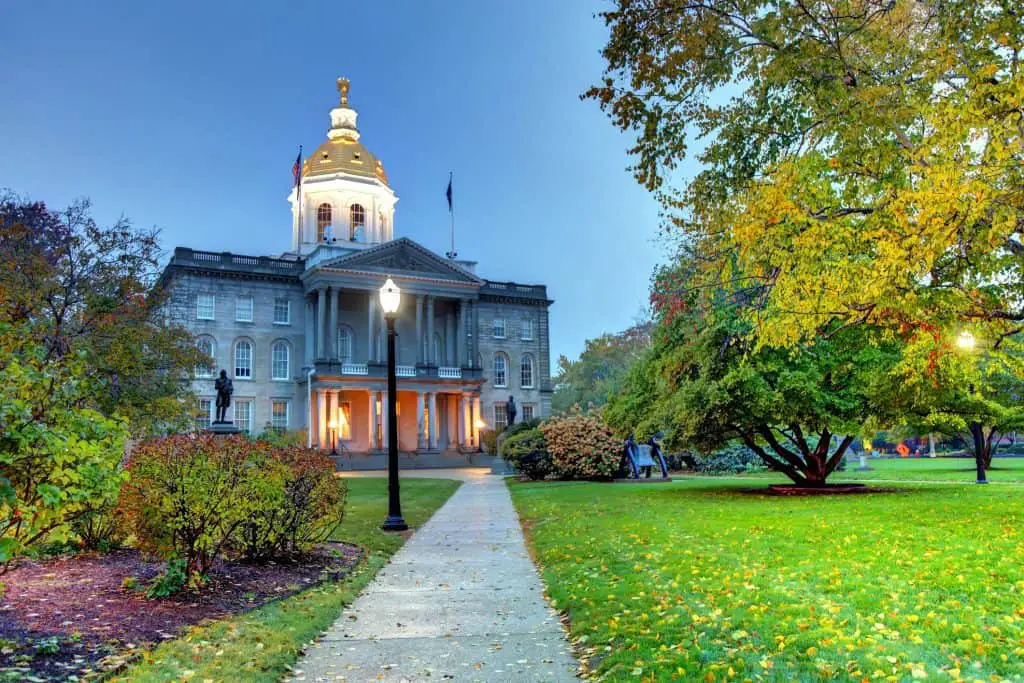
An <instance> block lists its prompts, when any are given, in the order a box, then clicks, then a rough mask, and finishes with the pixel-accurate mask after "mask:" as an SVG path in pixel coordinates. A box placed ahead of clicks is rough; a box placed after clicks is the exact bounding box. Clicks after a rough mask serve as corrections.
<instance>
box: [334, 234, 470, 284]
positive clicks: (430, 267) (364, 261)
mask: <svg viewBox="0 0 1024 683" xmlns="http://www.w3.org/2000/svg"><path fill="white" fill-rule="evenodd" d="M318 267H319V268H325V269H328V268H329V269H332V270H350V271H357V272H363V273H380V274H381V275H392V276H393V275H405V276H409V277H420V278H430V279H437V280H449V281H452V282H463V283H473V284H483V280H482V279H480V278H478V277H477V276H475V275H474V274H473V273H471V272H470V271H468V270H466V269H465V268H462V267H461V266H459V265H457V264H454V263H452V262H451V261H449V260H448V259H445V258H442V257H440V256H438V255H437V254H435V253H434V252H432V251H430V250H429V249H427V248H426V247H424V246H422V245H419V244H417V243H416V242H413V241H412V240H411V239H409V238H407V237H401V238H399V239H397V240H392V241H391V242H387V243H385V244H382V245H380V246H378V247H373V248H372V249H367V250H365V251H360V252H357V253H354V254H346V255H345V256H339V257H338V258H335V259H331V260H330V261H325V262H324V263H321V264H320V265H319V266H318Z"/></svg>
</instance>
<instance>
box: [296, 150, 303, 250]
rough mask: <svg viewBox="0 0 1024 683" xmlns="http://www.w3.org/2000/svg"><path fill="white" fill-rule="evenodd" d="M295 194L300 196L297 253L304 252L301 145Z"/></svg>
mask: <svg viewBox="0 0 1024 683" xmlns="http://www.w3.org/2000/svg"><path fill="white" fill-rule="evenodd" d="M295 192H296V193H298V195H299V221H298V222H299V231H298V233H297V234H296V236H295V251H296V252H299V251H301V250H302V145H299V178H298V182H297V183H295Z"/></svg>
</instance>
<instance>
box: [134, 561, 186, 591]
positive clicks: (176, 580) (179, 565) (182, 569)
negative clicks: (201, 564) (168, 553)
mask: <svg viewBox="0 0 1024 683" xmlns="http://www.w3.org/2000/svg"><path fill="white" fill-rule="evenodd" d="M193 576H195V574H194V573H193V574H190V573H189V572H188V563H187V562H186V561H185V560H182V559H179V558H177V557H172V558H171V559H169V560H167V566H166V567H165V568H164V570H163V571H162V572H160V573H159V574H157V575H156V576H154V577H153V580H152V581H150V582H149V588H148V589H147V590H146V597H147V598H166V597H169V596H171V595H174V594H175V593H177V592H179V591H180V590H181V589H182V588H184V587H185V586H187V585H188V584H189V577H193Z"/></svg>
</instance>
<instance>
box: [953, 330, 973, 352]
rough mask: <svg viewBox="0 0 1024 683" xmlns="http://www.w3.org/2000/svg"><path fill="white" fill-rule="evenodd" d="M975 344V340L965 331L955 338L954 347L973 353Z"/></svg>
mask: <svg viewBox="0 0 1024 683" xmlns="http://www.w3.org/2000/svg"><path fill="white" fill-rule="evenodd" d="M975 344H977V340H975V338H974V335H973V334H971V333H970V332H968V331H967V330H964V331H963V332H961V333H960V334H959V335H958V336H957V338H956V345H957V346H958V347H960V348H961V349H963V350H964V351H973V350H974V346H975Z"/></svg>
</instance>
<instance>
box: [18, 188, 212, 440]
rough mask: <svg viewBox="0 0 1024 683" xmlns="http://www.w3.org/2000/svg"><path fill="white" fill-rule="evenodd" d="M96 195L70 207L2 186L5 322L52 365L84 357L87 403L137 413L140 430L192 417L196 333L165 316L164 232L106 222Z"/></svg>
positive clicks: (131, 421)
mask: <svg viewBox="0 0 1024 683" xmlns="http://www.w3.org/2000/svg"><path fill="white" fill-rule="evenodd" d="M89 211H90V205H89V202H88V201H85V200H81V201H78V202H76V203H75V204H72V205H71V206H69V207H68V208H66V209H64V210H61V211H53V210H51V209H49V208H48V207H47V206H46V205H45V204H43V203H40V202H29V201H26V200H22V199H19V198H17V197H15V196H13V195H11V194H10V193H5V192H0V259H2V260H3V262H4V263H5V264H6V267H5V268H3V269H2V271H0V322H5V323H9V324H12V325H16V326H19V329H20V333H21V334H23V335H24V336H23V337H22V341H24V342H31V345H33V346H35V345H38V346H39V347H40V348H41V349H42V351H41V353H42V358H43V359H44V360H45V361H46V362H47V363H49V364H57V365H63V364H73V363H77V362H82V363H83V367H84V368H86V369H87V370H86V371H83V373H82V376H81V377H80V380H82V381H81V382H80V391H81V392H82V393H81V396H80V397H78V400H77V403H78V406H79V407H89V408H92V409H94V410H97V411H99V412H100V413H102V414H104V415H108V416H113V415H119V416H121V417H123V418H126V419H127V420H128V425H129V428H130V430H131V432H132V434H133V435H135V436H140V435H145V434H147V433H153V432H160V433H162V432H165V431H166V430H169V429H176V428H182V427H185V426H187V425H188V423H189V412H190V408H191V405H192V402H191V394H190V391H191V390H190V388H189V385H188V383H187V382H183V381H182V379H183V378H185V377H188V376H189V374H190V373H191V372H192V371H193V368H194V367H195V365H196V364H197V363H198V362H199V361H200V359H201V358H200V354H199V352H198V351H197V350H196V349H195V347H194V344H193V341H192V336H191V335H190V334H189V333H188V331H187V330H185V329H184V328H182V327H179V326H175V325H172V324H170V323H169V322H168V321H167V320H166V319H165V318H164V316H163V313H162V309H161V307H162V304H163V293H162V292H161V290H160V289H159V288H156V289H154V285H155V283H156V275H157V272H158V268H159V265H160V263H159V262H160V258H161V252H160V247H159V243H158V241H157V233H156V232H155V231H140V230H136V229H134V228H133V227H132V226H131V224H130V223H129V222H128V221H127V220H125V219H121V220H119V221H117V222H116V223H115V224H114V225H112V226H109V227H104V226H100V225H97V224H96V222H95V221H94V220H93V219H92V217H91V215H90V213H89Z"/></svg>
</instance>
